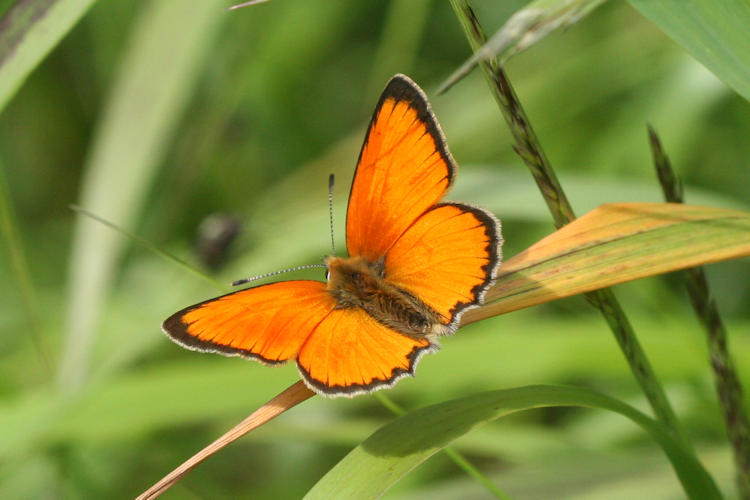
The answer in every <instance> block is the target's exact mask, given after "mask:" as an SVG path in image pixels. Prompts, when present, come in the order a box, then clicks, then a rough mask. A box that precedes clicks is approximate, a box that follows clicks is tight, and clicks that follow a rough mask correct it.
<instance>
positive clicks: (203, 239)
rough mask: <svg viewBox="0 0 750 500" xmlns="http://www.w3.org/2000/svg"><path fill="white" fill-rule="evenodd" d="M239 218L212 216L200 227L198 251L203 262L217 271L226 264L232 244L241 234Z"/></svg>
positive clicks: (226, 215)
mask: <svg viewBox="0 0 750 500" xmlns="http://www.w3.org/2000/svg"><path fill="white" fill-rule="evenodd" d="M240 230H241V225H240V221H239V219H238V218H237V217H235V216H233V215H230V214H211V215H209V216H208V217H206V218H205V219H203V222H201V224H200V226H198V237H197V239H196V251H197V253H198V258H199V259H200V260H201V262H202V263H203V264H204V265H205V266H206V267H208V268H209V269H211V270H212V271H216V270H218V269H220V268H221V267H222V266H223V265H224V264H226V262H227V260H228V257H229V255H230V253H229V250H230V247H231V246H232V242H233V241H234V240H235V239H236V238H237V235H238V234H239V233H240Z"/></svg>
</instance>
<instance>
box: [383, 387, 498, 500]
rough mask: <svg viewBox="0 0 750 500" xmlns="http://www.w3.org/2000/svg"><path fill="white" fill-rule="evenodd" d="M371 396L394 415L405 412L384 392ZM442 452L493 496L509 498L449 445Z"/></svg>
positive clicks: (400, 414)
mask: <svg viewBox="0 0 750 500" xmlns="http://www.w3.org/2000/svg"><path fill="white" fill-rule="evenodd" d="M373 396H375V399H377V400H378V401H379V402H380V404H382V405H383V406H385V407H386V408H388V409H389V410H390V411H391V412H392V413H393V414H394V415H396V416H398V417H400V416H402V415H405V414H406V410H404V409H403V408H401V407H400V406H399V405H398V404H397V403H396V402H395V401H393V400H392V399H391V398H389V397H388V395H386V394H384V393H383V392H382V391H381V392H376V393H374V394H373ZM442 452H443V453H444V454H445V455H446V456H447V457H448V458H450V459H451V460H452V461H453V463H454V464H456V465H457V466H459V467H460V468H461V469H463V470H464V472H466V473H467V474H468V475H470V476H471V477H473V478H474V479H476V480H477V481H478V482H479V483H480V484H481V485H482V486H484V487H485V488H487V491H489V492H490V493H491V494H492V495H493V496H494V497H495V498H501V499H504V500H509V499H510V497H509V496H508V495H507V494H506V493H505V492H504V491H502V490H501V489H500V488H498V487H497V485H496V484H495V483H493V482H492V481H490V479H489V478H488V477H487V476H485V475H484V474H482V472H481V471H480V470H479V469H477V468H476V467H475V466H474V464H472V463H471V462H470V461H469V460H468V459H467V458H466V457H464V456H463V455H462V454H461V453H459V452H458V451H456V450H455V449H453V448H452V447H450V446H446V447H445V448H443V449H442Z"/></svg>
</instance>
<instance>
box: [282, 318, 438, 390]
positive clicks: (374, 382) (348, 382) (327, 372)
mask: <svg viewBox="0 0 750 500" xmlns="http://www.w3.org/2000/svg"><path fill="white" fill-rule="evenodd" d="M435 350H437V346H436V345H433V344H432V343H430V341H429V340H427V339H426V338H418V339H417V338H412V337H408V336H406V335H402V334H400V333H398V332H396V331H394V330H392V329H390V328H387V327H385V326H383V325H382V324H380V323H378V322H377V321H376V320H374V319H373V318H372V317H371V316H369V315H368V314H367V313H366V312H364V311H363V310H362V309H359V308H341V309H334V310H333V311H331V313H330V314H329V315H328V316H326V318H325V319H324V320H323V321H322V322H321V323H320V324H319V325H318V326H317V328H316V329H315V332H314V333H313V335H310V337H309V338H308V340H307V341H306V342H305V344H304V345H303V346H302V349H301V350H300V353H299V356H298V359H297V364H298V366H299V370H300V373H301V375H302V377H303V378H304V380H305V382H306V383H307V385H308V386H309V387H310V388H312V389H313V390H315V391H316V392H319V393H322V394H325V395H327V396H350V397H351V396H354V395H357V394H361V393H364V392H371V391H373V390H376V389H380V388H383V387H390V386H392V385H393V384H394V383H395V382H396V381H397V380H398V379H400V378H401V377H403V376H406V375H413V374H414V369H415V368H416V365H417V362H418V361H419V358H420V357H421V356H422V354H425V353H427V352H433V351H435Z"/></svg>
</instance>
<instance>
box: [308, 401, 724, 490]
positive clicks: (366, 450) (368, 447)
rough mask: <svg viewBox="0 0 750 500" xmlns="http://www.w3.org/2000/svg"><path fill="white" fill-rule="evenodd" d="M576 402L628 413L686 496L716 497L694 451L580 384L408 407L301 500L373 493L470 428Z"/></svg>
mask: <svg viewBox="0 0 750 500" xmlns="http://www.w3.org/2000/svg"><path fill="white" fill-rule="evenodd" d="M548 406H582V407H587V408H599V409H605V410H609V411H613V412H616V413H619V414H621V415H623V416H624V417H626V418H629V419H630V420H632V421H633V422H634V423H636V424H637V425H639V426H640V427H641V428H643V429H644V430H645V431H646V432H648V433H649V434H650V435H651V437H652V438H653V439H654V440H655V441H656V442H658V443H659V445H660V446H661V447H662V449H663V450H664V453H665V454H666V455H667V458H668V459H669V460H670V462H671V464H672V467H673V468H674V470H675V472H676V473H677V476H678V478H679V480H680V482H681V483H682V485H683V488H684V489H685V493H686V494H687V495H688V497H690V498H695V499H710V498H721V494H720V493H719V490H718V489H717V487H716V485H715V484H714V482H713V480H712V479H711V476H709V475H708V473H707V472H706V471H705V469H704V468H703V467H702V466H701V464H700V463H699V462H698V460H697V459H696V458H695V455H694V454H693V453H692V452H691V451H690V450H689V449H687V448H686V446H685V445H684V444H683V443H681V442H680V441H679V440H677V439H675V438H674V437H672V436H671V435H670V433H669V431H668V429H667V428H666V427H665V426H664V425H663V424H661V423H659V422H657V421H655V420H652V419H651V418H649V417H647V416H646V415H644V414H643V413H641V412H639V411H638V410H636V409H635V408H633V407H631V406H628V405H626V404H625V403H622V402H620V401H618V400H615V399H612V398H609V397H607V396H604V395H603V394H599V393H597V392H594V391H591V390H589V389H584V388H575V387H563V386H559V387H554V386H529V387H521V388H517V389H507V390H500V391H492V392H486V393H480V394H475V395H472V396H468V397H465V398H461V399H454V400H452V401H447V402H444V403H440V404H437V405H433V406H428V407H425V408H421V409H419V410H417V411H414V412H411V413H409V414H408V415H405V416H403V417H401V418H398V419H397V420H395V421H393V422H392V423H390V424H388V425H386V426H385V427H382V428H381V429H379V430H378V431H377V432H375V433H374V434H372V435H371V436H370V437H369V438H368V439H366V440H365V441H364V442H362V444H360V445H359V446H357V447H356V448H355V449H354V450H352V451H351V452H350V453H349V454H348V455H347V456H346V457H344V458H343V459H342V460H341V461H340V462H339V463H338V464H337V465H336V466H335V467H334V468H333V469H331V470H330V471H328V473H327V474H326V475H325V476H323V478H321V480H320V481H318V483H317V484H316V485H315V486H314V487H313V488H312V489H311V490H310V491H309V492H308V494H307V495H306V496H305V498H306V499H309V500H312V499H318V498H377V497H378V496H380V495H382V494H383V493H385V492H386V491H387V490H388V488H390V487H391V486H392V485H393V484H395V483H396V482H397V481H398V480H399V479H400V478H401V477H403V476H404V475H405V474H406V473H408V472H409V471H410V470H411V469H413V468H414V467H416V466H417V465H419V464H420V463H422V462H424V461H425V460H427V459H428V458H429V457H431V456H432V455H433V454H435V453H436V452H437V451H439V450H441V449H442V448H444V447H445V446H447V445H448V444H449V443H451V442H452V441H453V440H455V439H457V438H458V437H460V436H463V435H464V434H467V433H468V432H470V431H471V430H473V429H475V428H476V427H478V426H480V425H483V424H485V423H487V422H491V421H492V420H495V419H497V418H499V417H502V416H505V415H509V414H511V413H515V412H518V411H522V410H526V409H531V408H540V407H548Z"/></svg>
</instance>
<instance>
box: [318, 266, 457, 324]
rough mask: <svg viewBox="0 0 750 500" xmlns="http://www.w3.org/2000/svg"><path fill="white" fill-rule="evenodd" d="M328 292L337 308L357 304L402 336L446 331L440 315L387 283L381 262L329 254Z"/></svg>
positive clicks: (412, 296) (404, 291) (410, 295)
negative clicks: (330, 255) (334, 300)
mask: <svg viewBox="0 0 750 500" xmlns="http://www.w3.org/2000/svg"><path fill="white" fill-rule="evenodd" d="M326 266H327V267H328V273H329V276H328V292H329V293H330V294H331V295H333V296H334V298H335V299H336V301H337V302H338V305H337V306H336V307H338V308H349V307H358V308H360V309H363V310H364V311H365V312H367V313H368V314H369V315H370V316H371V317H373V318H374V319H375V320H377V321H378V322H380V323H382V324H383V325H385V326H387V327H389V328H393V329H394V330H397V331H399V332H401V333H403V334H405V335H410V336H418V337H424V336H427V335H430V334H442V333H445V332H444V330H445V328H446V326H445V325H443V324H442V323H441V322H440V320H439V318H440V317H439V315H438V313H436V312H435V311H433V310H432V309H431V308H430V307H429V306H427V305H426V304H424V303H423V302H422V301H421V300H419V299H418V298H416V297H415V296H414V295H412V294H410V293H409V292H407V291H406V290H403V289H402V288H399V287H397V286H395V285H393V284H392V283H389V282H388V276H387V273H386V270H385V264H384V263H383V261H379V262H369V261H368V260H366V259H364V258H362V257H351V258H342V257H328V258H327V259H326Z"/></svg>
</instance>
